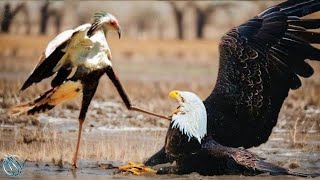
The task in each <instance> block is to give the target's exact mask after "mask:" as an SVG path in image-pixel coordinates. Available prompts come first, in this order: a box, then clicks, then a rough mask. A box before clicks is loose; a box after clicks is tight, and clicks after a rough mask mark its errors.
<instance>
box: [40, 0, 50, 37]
mask: <svg viewBox="0 0 320 180" xmlns="http://www.w3.org/2000/svg"><path fill="white" fill-rule="evenodd" d="M48 20H49V1H47V2H45V3H44V5H43V6H42V7H41V10H40V34H46V32H47V25H48Z"/></svg>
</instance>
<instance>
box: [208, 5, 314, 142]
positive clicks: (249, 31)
mask: <svg viewBox="0 0 320 180" xmlns="http://www.w3.org/2000/svg"><path fill="white" fill-rule="evenodd" d="M319 10H320V1H319V0H306V1H301V0H289V1H286V2H284V3H281V4H279V5H276V6H273V7H271V8H269V9H267V10H266V11H264V12H262V13H261V14H259V15H258V16H256V17H254V18H253V19H251V20H249V21H247V22H246V23H244V24H242V25H241V26H239V27H236V28H234V29H232V30H230V31H229V32H228V33H226V34H225V35H224V36H223V37H222V42H221V43H220V67H219V73H218V80H217V83H216V86H215V88H214V90H213V91H212V93H211V95H210V96H209V97H208V98H207V99H206V100H205V101H204V104H205V106H206V108H207V113H208V133H209V134H211V135H212V136H213V137H214V139H215V140H217V141H218V142H219V143H221V144H223V145H226V146H234V147H239V146H243V147H246V148H248V147H252V146H257V145H260V144H261V143H264V142H266V141H267V139H268V137H269V135H270V133H271V131H272V128H273V127H274V126H275V125H276V122H277V118H278V114H279V111H280V109H281V106H282V104H283V101H284V100H285V98H286V97H287V96H288V92H289V90H290V89H297V88H299V87H300V86H301V82H300V79H299V76H300V77H304V78H307V77H310V76H311V75H312V74H313V69H312V67H311V66H310V65H309V64H308V63H307V62H306V59H309V60H316V61H319V60H320V50H319V49H317V48H315V47H314V46H312V45H311V44H313V43H314V44H320V33H317V32H315V31H313V32H312V31H310V30H311V29H317V28H319V27H320V19H300V18H301V17H303V16H306V15H308V14H311V13H314V12H317V11H319Z"/></svg>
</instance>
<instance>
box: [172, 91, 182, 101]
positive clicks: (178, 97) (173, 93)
mask: <svg viewBox="0 0 320 180" xmlns="http://www.w3.org/2000/svg"><path fill="white" fill-rule="evenodd" d="M169 97H171V98H173V99H177V100H179V99H180V91H171V92H170V93H169Z"/></svg>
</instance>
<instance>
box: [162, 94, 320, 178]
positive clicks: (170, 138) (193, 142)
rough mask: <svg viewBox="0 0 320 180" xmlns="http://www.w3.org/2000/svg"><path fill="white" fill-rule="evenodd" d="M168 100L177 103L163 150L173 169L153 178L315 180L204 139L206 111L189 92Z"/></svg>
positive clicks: (251, 154)
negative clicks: (285, 178)
mask: <svg viewBox="0 0 320 180" xmlns="http://www.w3.org/2000/svg"><path fill="white" fill-rule="evenodd" d="M169 96H170V97H172V98H174V99H177V100H178V102H179V104H180V106H179V107H178V109H177V110H176V111H175V113H174V114H173V115H172V121H171V124H170V127H169V129H168V132H167V136H166V140H165V145H164V149H165V152H166V154H167V156H168V158H169V161H170V162H173V161H175V162H176V165H175V166H168V167H162V168H160V169H159V170H158V171H157V174H188V173H191V172H198V173H200V174H202V175H221V174H244V175H257V174H261V173H270V174H271V175H294V176H302V177H307V176H319V175H320V174H307V173H300V172H293V171H291V170H288V169H285V168H283V167H280V166H277V165H275V164H272V163H269V162H266V161H264V159H262V158H260V157H259V156H257V155H255V154H254V153H252V152H250V151H248V150H246V149H244V148H232V147H226V146H223V145H221V144H219V143H218V142H216V141H215V140H213V138H212V136H211V135H210V134H208V135H207V128H206V126H207V115H206V108H205V106H204V104H203V102H202V101H201V99H200V98H199V97H198V96H197V95H195V94H194V93H191V92H185V91H172V92H171V93H170V94H169Z"/></svg>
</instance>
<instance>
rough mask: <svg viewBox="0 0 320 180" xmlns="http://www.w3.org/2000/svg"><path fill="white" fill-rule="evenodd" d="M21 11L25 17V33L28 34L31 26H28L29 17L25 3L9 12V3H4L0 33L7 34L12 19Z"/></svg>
mask: <svg viewBox="0 0 320 180" xmlns="http://www.w3.org/2000/svg"><path fill="white" fill-rule="evenodd" d="M20 11H22V12H23V13H24V15H25V17H24V19H25V25H26V33H27V34H29V33H30V29H31V25H30V17H29V12H28V10H27V7H26V5H25V3H20V4H18V5H17V6H16V8H14V10H12V11H11V6H10V4H9V3H6V4H5V6H4V12H3V18H2V22H1V32H4V33H9V31H10V26H11V24H12V21H13V19H14V18H15V16H16V15H17V14H18V12H20Z"/></svg>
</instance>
